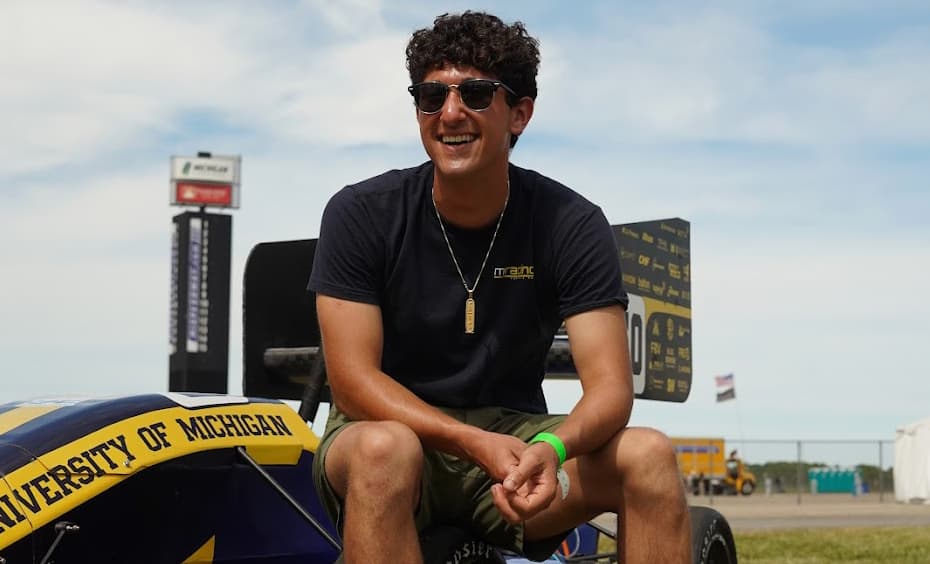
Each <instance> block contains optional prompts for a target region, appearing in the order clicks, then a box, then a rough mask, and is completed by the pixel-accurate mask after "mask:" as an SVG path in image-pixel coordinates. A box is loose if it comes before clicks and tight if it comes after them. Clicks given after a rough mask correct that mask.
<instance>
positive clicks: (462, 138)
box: [442, 135, 475, 143]
mask: <svg viewBox="0 0 930 564" xmlns="http://www.w3.org/2000/svg"><path fill="white" fill-rule="evenodd" d="M474 140H475V136H474V135H443V136H442V142H443V143H470V142H471V141H474Z"/></svg>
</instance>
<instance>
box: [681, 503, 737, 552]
mask: <svg viewBox="0 0 930 564" xmlns="http://www.w3.org/2000/svg"><path fill="white" fill-rule="evenodd" d="M690 510H691V554H692V559H693V561H694V564H736V543H735V542H734V540H733V531H731V530H730V524H729V523H727V520H726V519H725V518H724V517H723V515H721V514H720V513H718V512H717V511H715V510H713V509H711V508H710V507H694V506H692V507H690Z"/></svg>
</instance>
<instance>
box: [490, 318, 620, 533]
mask: <svg viewBox="0 0 930 564" xmlns="http://www.w3.org/2000/svg"><path fill="white" fill-rule="evenodd" d="M565 324H566V329H567V330H568V339H569V343H570V344H571V350H572V359H573V360H574V362H575V368H576V369H577V371H578V377H579V379H580V380H581V386H582V388H583V394H582V397H581V400H580V401H579V402H578V403H577V404H576V405H575V407H574V409H572V411H571V413H569V415H568V417H566V419H565V421H564V422H563V423H562V424H561V425H560V426H559V427H558V428H557V429H555V431H554V434H555V435H556V436H558V437H559V438H560V439H561V440H562V443H563V444H564V445H565V450H566V453H567V455H568V457H569V458H573V457H576V456H579V455H582V454H586V453H589V452H592V451H594V450H597V449H598V448H600V447H601V446H603V445H604V444H605V443H606V442H607V441H608V440H610V438H611V437H613V436H614V435H616V434H617V432H619V431H620V430H621V429H622V428H623V427H624V426H626V424H627V423H628V422H629V420H630V412H631V411H632V408H633V378H632V371H631V366H630V356H629V354H630V353H629V348H628V346H627V337H626V323H625V320H624V311H623V308H622V307H621V306H619V305H615V306H609V307H604V308H599V309H594V310H590V311H586V312H582V313H579V314H576V315H573V316H571V317H569V318H567V319H566V320H565ZM557 466H558V455H557V454H556V452H555V449H554V448H553V447H552V446H550V445H548V444H546V443H544V442H540V443H534V444H532V445H530V446H529V447H528V448H527V449H526V450H525V451H524V452H523V454H522V455H521V456H520V463H519V465H518V466H517V467H516V468H514V470H513V471H512V472H511V473H510V474H509V475H508V476H507V478H506V479H505V480H504V481H503V483H502V484H501V485H495V486H493V487H492V489H491V491H492V494H493V496H494V502H495V504H496V505H497V507H498V509H499V510H500V511H501V514H502V515H503V516H504V518H505V519H507V520H508V521H510V522H511V523H519V522H521V521H525V520H526V519H529V518H530V517H532V516H534V515H536V514H537V513H539V512H540V511H542V510H543V509H545V508H546V507H548V506H549V504H550V503H551V502H552V500H553V499H554V497H555V485H554V484H555V471H556V468H557Z"/></svg>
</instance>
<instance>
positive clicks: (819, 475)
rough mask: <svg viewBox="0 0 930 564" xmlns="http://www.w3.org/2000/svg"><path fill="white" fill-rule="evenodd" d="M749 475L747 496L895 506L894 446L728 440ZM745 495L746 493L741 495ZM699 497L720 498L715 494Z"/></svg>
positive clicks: (891, 443) (863, 442) (876, 442)
mask: <svg viewBox="0 0 930 564" xmlns="http://www.w3.org/2000/svg"><path fill="white" fill-rule="evenodd" d="M725 442H726V445H727V450H728V451H731V450H732V451H736V454H737V456H738V457H739V458H740V459H741V460H742V461H743V464H744V465H745V468H746V469H747V470H748V471H749V472H750V474H749V475H748V476H749V479H751V480H753V482H754V483H753V487H752V488H748V489H751V492H752V493H750V494H749V495H753V496H766V497H772V498H778V499H780V500H781V501H784V500H785V499H786V498H794V499H796V502H797V503H798V504H802V503H804V500H810V499H812V498H811V496H818V497H820V498H824V497H827V496H831V495H835V494H838V495H848V496H854V497H858V498H860V499H861V501H863V502H866V501H874V502H878V503H885V502H894V500H895V499H894V474H893V463H894V441H891V440H812V439H804V440H789V439H785V440H761V439H726V441H725ZM743 491H744V493H745V492H746V489H744V490H743ZM701 495H706V496H710V497H712V496H714V495H718V496H719V495H722V494H720V493H719V492H717V493H715V492H714V491H713V488H708V489H704V490H703V491H702V492H701Z"/></svg>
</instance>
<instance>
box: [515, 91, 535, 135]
mask: <svg viewBox="0 0 930 564" xmlns="http://www.w3.org/2000/svg"><path fill="white" fill-rule="evenodd" d="M535 105H536V101H535V100H533V99H532V98H530V97H529V96H524V97H523V98H520V100H518V101H517V103H516V104H515V105H514V106H513V107H511V108H510V133H511V135H522V134H523V130H524V129H526V126H527V125H529V123H530V119H531V118H532V117H533V108H534V106H535Z"/></svg>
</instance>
